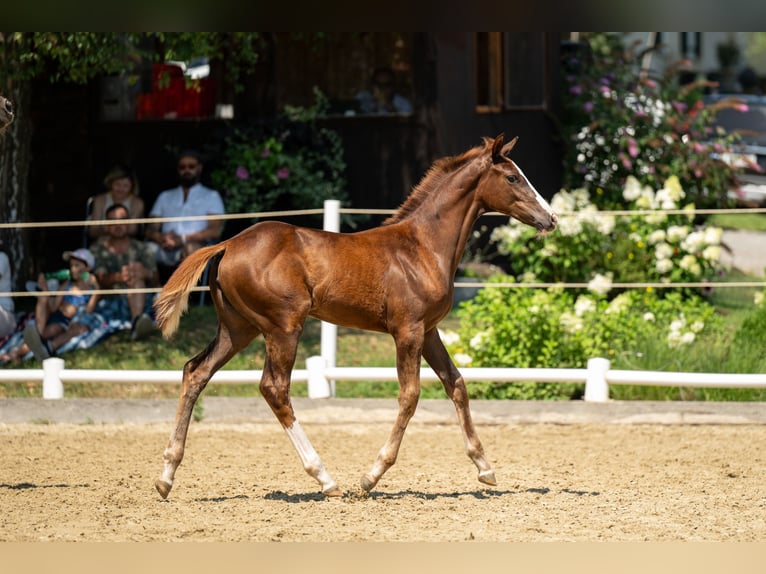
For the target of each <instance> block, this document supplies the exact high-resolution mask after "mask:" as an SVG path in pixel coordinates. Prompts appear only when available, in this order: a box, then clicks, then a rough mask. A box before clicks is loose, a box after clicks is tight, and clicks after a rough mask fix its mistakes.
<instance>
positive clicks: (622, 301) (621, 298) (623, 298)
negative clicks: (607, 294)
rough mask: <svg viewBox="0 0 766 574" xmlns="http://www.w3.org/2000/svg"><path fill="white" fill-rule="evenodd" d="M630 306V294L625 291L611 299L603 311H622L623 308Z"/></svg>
mask: <svg viewBox="0 0 766 574" xmlns="http://www.w3.org/2000/svg"><path fill="white" fill-rule="evenodd" d="M629 307H630V295H628V294H627V293H620V294H619V295H617V297H615V298H614V299H612V301H611V302H610V303H609V305H608V306H607V308H606V311H604V312H605V313H622V312H623V311H624V310H626V309H628V308H629Z"/></svg>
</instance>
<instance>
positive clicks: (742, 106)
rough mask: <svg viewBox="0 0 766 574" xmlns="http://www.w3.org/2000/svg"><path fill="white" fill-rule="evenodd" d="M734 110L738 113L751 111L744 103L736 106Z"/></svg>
mask: <svg viewBox="0 0 766 574" xmlns="http://www.w3.org/2000/svg"><path fill="white" fill-rule="evenodd" d="M734 109H735V110H737V111H738V112H747V111H750V107H749V106H748V105H747V104H746V103H744V102H742V103H741V104H734Z"/></svg>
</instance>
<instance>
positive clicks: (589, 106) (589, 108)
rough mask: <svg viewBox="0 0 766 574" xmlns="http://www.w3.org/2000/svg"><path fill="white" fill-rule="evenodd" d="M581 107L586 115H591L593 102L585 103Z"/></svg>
mask: <svg viewBox="0 0 766 574" xmlns="http://www.w3.org/2000/svg"><path fill="white" fill-rule="evenodd" d="M582 107H583V109H584V110H585V111H586V112H587V113H591V112H592V111H593V102H585V103H584V104H583V106H582Z"/></svg>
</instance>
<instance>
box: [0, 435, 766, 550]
mask: <svg viewBox="0 0 766 574" xmlns="http://www.w3.org/2000/svg"><path fill="white" fill-rule="evenodd" d="M303 426H304V428H305V430H306V431H307V433H308V435H309V437H310V438H311V440H312V441H313V443H314V446H315V447H316V449H317V451H318V452H319V453H320V455H321V456H322V458H323V460H324V463H325V465H326V466H327V468H328V470H329V471H330V472H331V474H333V476H334V478H335V479H336V481H338V483H339V484H340V486H341V488H343V489H345V490H347V491H348V494H347V495H346V496H344V497H343V498H340V499H323V497H322V496H321V495H320V494H319V493H318V486H317V485H316V483H314V481H313V480H312V479H310V478H309V477H308V476H307V475H306V474H305V473H304V471H303V469H302V468H301V466H300V463H299V461H298V457H297V455H296V454H295V453H294V451H293V449H292V447H291V446H290V444H289V442H288V439H287V437H286V436H285V434H284V433H283V432H282V431H281V430H280V428H279V427H278V425H277V423H276V422H274V423H271V424H265V423H263V424H261V423H253V424H248V423H245V424H227V423H208V422H201V423H195V424H193V426H192V428H191V432H190V436H189V441H188V445H187V446H188V448H187V453H186V458H185V460H184V462H183V464H182V465H181V467H180V468H179V471H178V473H177V475H176V484H175V487H174V490H173V491H172V492H171V493H170V497H169V498H168V500H167V501H162V500H161V499H160V497H159V495H158V494H157V493H156V492H155V491H154V487H153V482H154V479H155V478H156V477H157V476H158V474H159V471H160V468H161V458H162V450H163V448H164V446H165V443H166V441H167V437H168V434H169V431H170V425H169V424H166V423H146V424H136V423H126V424H47V425H46V424H26V423H25V424H2V425H0V444H2V448H0V509H2V512H0V541H4V542H35V541H91V542H101V541H115V542H116V541H161V542H165V541H231V542H234V541H251V542H269V541H295V542H298V541H317V542H340V541H411V542H417V541H434V542H435V541H441V542H457V541H467V540H476V541H487V542H500V541H502V542H507V541H514V542H538V541H690V540H695V541H696V540H699V541H729V542H734V541H737V542H739V541H764V540H766V483H764V481H763V476H764V475H766V454H764V452H763V448H762V445H763V444H765V443H766V426H764V425H752V424H744V425H741V424H740V425H726V424H723V425H720V424H717V425H654V424H647V425H644V424H637V425H634V424H628V425H623V424H565V425H561V424H481V425H478V431H479V433H480V437H481V438H482V440H483V442H484V446H485V449H486V451H487V455H488V458H489V460H490V461H491V462H492V463H493V464H494V466H495V471H496V474H497V478H498V482H499V484H498V486H497V487H493V488H488V487H486V486H484V485H482V484H480V483H479V482H478V481H477V480H476V471H475V468H474V467H473V464H472V463H471V462H470V461H469V460H468V458H467V457H466V456H465V454H464V452H463V446H462V439H461V436H460V432H459V429H458V428H457V426H456V425H452V424H434V423H429V422H419V423H418V422H415V421H413V423H412V424H411V425H410V428H409V429H408V431H407V434H406V435H405V439H404V443H403V446H402V450H401V452H400V456H399V461H398V462H397V464H396V465H395V466H394V467H393V468H392V469H391V470H389V472H388V473H387V474H386V475H384V477H383V479H382V480H381V482H380V483H379V484H378V486H377V487H376V489H375V490H374V491H373V492H372V493H371V494H370V496H369V497H367V498H366V499H360V498H358V497H357V496H356V494H357V493H358V487H357V485H358V482H359V478H360V476H361V475H362V473H363V472H365V471H367V470H368V469H369V467H370V465H371V464H372V461H373V459H374V456H375V454H376V453H377V451H378V449H379V448H380V446H381V445H382V444H383V442H384V440H385V438H386V436H387V434H388V431H389V428H390V424H384V423H379V422H371V423H365V424H359V423H353V424H349V423H346V424H326V423H322V424H319V423H304V425H303Z"/></svg>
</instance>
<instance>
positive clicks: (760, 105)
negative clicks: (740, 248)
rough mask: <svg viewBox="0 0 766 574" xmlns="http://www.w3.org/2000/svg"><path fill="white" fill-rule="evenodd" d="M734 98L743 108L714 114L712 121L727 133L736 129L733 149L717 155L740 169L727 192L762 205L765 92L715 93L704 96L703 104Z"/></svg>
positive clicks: (765, 152)
mask: <svg viewBox="0 0 766 574" xmlns="http://www.w3.org/2000/svg"><path fill="white" fill-rule="evenodd" d="M725 98H736V99H737V100H739V101H740V102H741V103H743V104H745V105H746V109H744V110H740V109H734V108H723V109H721V110H719V111H718V113H717V114H716V125H717V126H719V127H721V128H723V129H724V130H726V132H727V133H738V134H739V136H740V138H741V139H740V141H739V142H738V144H737V145H736V148H735V153H733V154H727V155H725V156H724V157H722V158H721V159H723V160H724V161H726V162H727V163H729V164H730V165H734V166H737V167H741V168H742V169H743V173H742V175H741V176H740V180H741V185H740V186H739V188H738V189H734V190H731V192H730V195H731V196H732V197H734V198H736V199H737V200H738V201H740V202H742V203H744V204H746V205H757V206H766V96H761V95H750V94H716V95H710V96H706V97H705V102H706V104H710V103H714V102H717V101H720V100H722V99H725Z"/></svg>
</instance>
